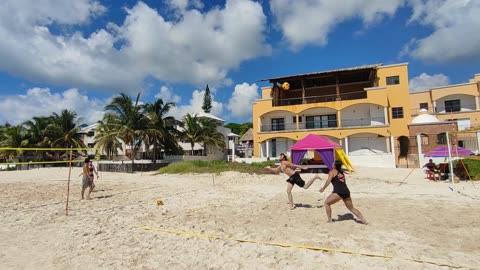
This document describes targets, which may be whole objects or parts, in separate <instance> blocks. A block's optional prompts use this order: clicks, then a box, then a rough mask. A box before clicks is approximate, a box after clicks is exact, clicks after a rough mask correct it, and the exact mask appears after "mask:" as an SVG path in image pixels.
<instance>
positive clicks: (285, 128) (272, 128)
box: [260, 123, 297, 132]
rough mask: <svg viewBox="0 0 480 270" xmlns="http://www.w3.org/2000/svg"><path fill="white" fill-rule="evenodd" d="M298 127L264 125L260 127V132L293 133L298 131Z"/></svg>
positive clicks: (290, 125)
mask: <svg viewBox="0 0 480 270" xmlns="http://www.w3.org/2000/svg"><path fill="white" fill-rule="evenodd" d="M296 129H297V125H296V124H295V123H293V124H277V125H262V126H261V127H260V132H277V131H280V132H282V131H292V130H296Z"/></svg>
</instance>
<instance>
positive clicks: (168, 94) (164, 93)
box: [155, 85, 181, 104]
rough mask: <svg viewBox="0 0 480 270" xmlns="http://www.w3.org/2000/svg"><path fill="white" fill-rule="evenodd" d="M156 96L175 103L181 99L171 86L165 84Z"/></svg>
mask: <svg viewBox="0 0 480 270" xmlns="http://www.w3.org/2000/svg"><path fill="white" fill-rule="evenodd" d="M155 98H156V99H158V98H161V99H162V100H163V102H173V103H175V104H177V103H179V102H180V99H181V98H180V96H179V95H175V94H174V93H172V91H170V88H168V87H166V86H165V85H164V86H162V87H160V92H158V93H157V94H156V95H155Z"/></svg>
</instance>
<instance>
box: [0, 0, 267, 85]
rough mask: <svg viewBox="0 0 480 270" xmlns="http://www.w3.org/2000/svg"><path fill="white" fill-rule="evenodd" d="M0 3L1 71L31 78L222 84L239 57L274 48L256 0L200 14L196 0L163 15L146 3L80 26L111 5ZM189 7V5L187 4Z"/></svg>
mask: <svg viewBox="0 0 480 270" xmlns="http://www.w3.org/2000/svg"><path fill="white" fill-rule="evenodd" d="M5 1H6V3H3V5H2V7H1V8H0V59H2V61H0V71H6V72H8V73H10V74H14V75H16V76H19V77H22V78H27V79H29V80H32V81H39V82H47V83H52V84H57V85H68V86H75V87H89V88H92V87H93V88H101V89H110V90H116V91H119V90H120V91H124V92H128V93H131V94H134V93H136V92H138V90H139V89H141V88H143V87H144V86H145V85H144V80H145V78H150V77H153V78H155V79H158V80H161V81H166V82H187V83H193V84H204V83H205V82H210V83H211V84H217V85H221V84H222V83H223V84H228V83H230V80H229V78H227V73H228V71H229V70H230V69H232V68H235V67H237V66H238V65H239V64H240V63H241V62H242V61H245V60H248V59H252V58H255V57H257V56H259V55H265V54H269V53H270V50H271V49H270V47H269V46H268V45H267V44H266V43H265V39H264V36H263V32H264V31H265V28H266V26H265V24H266V17H265V15H264V13H263V10H262V7H261V5H260V4H259V3H257V2H254V1H251V0H227V1H226V4H225V6H224V7H223V8H218V7H217V8H213V9H211V10H209V11H206V12H204V13H202V12H201V11H199V10H198V9H195V8H196V7H202V5H201V2H199V1H190V2H188V1H179V0H171V1H169V3H170V6H171V7H174V8H176V9H177V12H178V15H179V16H178V18H174V19H173V20H172V21H168V20H166V19H165V18H164V17H162V16H161V15H160V14H159V13H158V12H157V11H156V10H155V9H152V8H151V7H149V6H148V5H147V4H145V3H143V2H138V3H137V4H136V5H135V6H133V7H131V8H127V9H126V13H127V15H126V18H125V20H124V22H123V24H121V25H115V24H113V23H109V24H108V25H107V27H106V28H104V29H96V30H94V31H93V32H92V33H91V34H89V35H88V36H86V35H84V33H82V32H81V29H82V27H83V26H85V25H87V24H89V23H91V22H92V21H93V20H95V19H96V18H97V16H101V14H102V13H104V12H106V8H105V7H103V6H102V5H101V4H100V3H99V2H98V1H94V0H77V1H74V3H70V2H71V1H62V0H41V1H33V2H32V1H27V0H21V1H20V0H4V2H5ZM190 7H191V9H189V8H190Z"/></svg>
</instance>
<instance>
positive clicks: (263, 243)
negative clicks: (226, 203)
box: [139, 226, 468, 268]
mask: <svg viewBox="0 0 480 270" xmlns="http://www.w3.org/2000/svg"><path fill="white" fill-rule="evenodd" d="M139 229H141V230H145V231H158V232H164V233H170V234H177V235H190V236H197V237H206V238H211V239H218V240H227V241H237V242H242V243H253V244H261V245H269V246H278V247H292V248H301V249H309V250H317V251H327V252H336V253H344V254H351V255H361V256H367V257H376V258H384V259H397V260H404V261H410V262H416V263H426V264H432V265H436V266H446V267H451V268H468V267H464V266H454V265H449V264H444V263H437V262H431V261H424V260H419V259H408V258H402V257H395V256H389V255H383V254H374V253H366V252H357V251H351V250H342V249H334V248H326V247H318V246H308V245H299V244H284V243H276V242H265V241H258V240H250V239H240V238H233V237H222V236H218V235H213V234H204V233H196V232H187V231H176V230H166V229H161V228H152V227H147V226H140V227H139Z"/></svg>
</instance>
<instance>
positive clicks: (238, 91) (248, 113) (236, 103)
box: [227, 83, 259, 118]
mask: <svg viewBox="0 0 480 270" xmlns="http://www.w3.org/2000/svg"><path fill="white" fill-rule="evenodd" d="M258 98H259V95H258V86H257V85H256V84H255V83H254V84H252V85H249V84H248V83H243V84H237V85H236V86H235V90H234V91H233V94H232V97H231V98H230V100H229V101H228V105H227V108H228V109H229V110H230V111H231V112H232V115H233V116H235V117H238V118H246V117H249V118H252V103H253V102H254V101H255V100H257V99H258Z"/></svg>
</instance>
